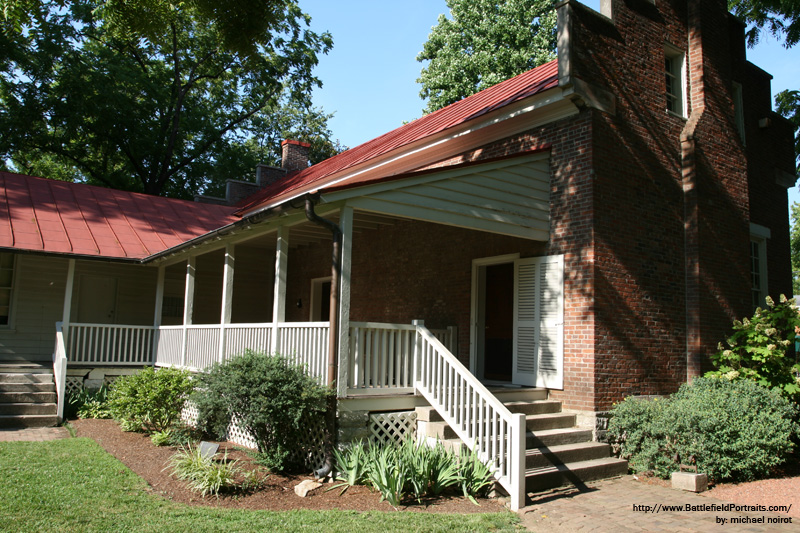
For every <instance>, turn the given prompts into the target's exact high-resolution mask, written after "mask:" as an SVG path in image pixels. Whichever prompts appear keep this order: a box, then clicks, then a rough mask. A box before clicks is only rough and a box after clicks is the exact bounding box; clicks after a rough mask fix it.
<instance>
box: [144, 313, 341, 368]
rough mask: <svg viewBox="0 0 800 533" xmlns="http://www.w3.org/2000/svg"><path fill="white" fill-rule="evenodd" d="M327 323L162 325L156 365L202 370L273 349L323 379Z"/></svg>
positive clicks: (157, 342) (156, 351)
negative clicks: (248, 351) (248, 353)
mask: <svg viewBox="0 0 800 533" xmlns="http://www.w3.org/2000/svg"><path fill="white" fill-rule="evenodd" d="M329 328H330V324H329V323H328V322H282V323H279V324H272V323H262V324H211V325H188V326H161V327H160V328H158V336H157V340H156V347H155V354H156V357H155V364H156V366H178V367H183V368H188V369H190V370H195V371H196V370H201V369H203V368H206V367H208V366H211V365H212V364H214V363H215V362H217V361H222V360H225V359H229V358H230V357H232V356H233V355H236V354H238V353H241V352H243V351H244V350H246V349H251V350H256V351H265V352H272V351H275V352H277V353H279V354H281V355H283V356H285V357H287V358H289V359H290V360H292V361H294V362H295V363H296V364H298V365H306V366H307V368H308V372H309V374H310V375H312V376H314V377H316V378H317V379H320V380H321V381H323V380H324V379H325V378H326V376H327V365H328V330H329Z"/></svg>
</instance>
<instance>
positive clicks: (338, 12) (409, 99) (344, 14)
mask: <svg viewBox="0 0 800 533" xmlns="http://www.w3.org/2000/svg"><path fill="white" fill-rule="evenodd" d="M584 3H585V4H586V5H588V6H589V7H592V8H594V9H599V7H598V6H599V3H600V2H599V0H589V1H585V2H584ZM300 6H301V8H302V9H303V10H304V11H305V12H306V13H308V14H309V15H311V17H312V22H311V27H312V29H314V30H315V31H324V30H327V31H330V32H331V34H332V35H333V40H334V46H333V50H332V51H331V52H330V53H329V54H328V55H326V56H322V57H321V59H320V62H319V65H318V67H317V69H316V71H315V73H316V75H317V76H318V77H319V78H320V79H321V80H322V82H323V84H324V86H323V88H322V89H319V90H317V91H316V92H315V93H314V105H316V106H317V107H321V108H322V109H324V110H325V111H326V112H327V113H335V116H334V118H333V119H332V120H331V121H330V122H329V125H330V128H331V130H332V131H333V133H334V136H335V138H338V139H339V140H340V141H341V142H342V144H344V145H346V146H348V147H351V148H352V147H354V146H357V145H359V144H361V143H363V142H365V141H368V140H370V139H372V138H374V137H377V136H378V135H381V134H383V133H386V132H387V131H390V130H392V129H394V128H396V127H398V126H400V125H402V124H403V122H404V121H409V120H413V119H415V118H418V117H419V116H421V114H422V108H423V107H424V104H423V101H422V100H421V99H420V98H419V90H420V87H419V85H418V84H417V83H416V80H417V78H418V77H419V72H420V69H421V68H422V63H419V62H418V61H416V56H417V54H418V53H419V52H420V51H421V50H422V45H423V43H424V42H425V41H426V40H427V38H428V34H429V33H430V30H431V27H433V26H435V25H436V19H437V17H438V15H439V14H440V13H445V14H446V13H449V10H448V9H447V6H446V4H445V1H444V0H404V1H403V2H402V3H401V2H383V1H378V2H376V1H375V0H347V1H346V2H332V1H331V0H300ZM747 58H748V59H749V60H750V61H751V62H753V63H755V64H756V65H758V66H759V67H761V68H762V69H764V70H766V71H767V72H769V73H771V74H772V75H773V80H772V92H773V94H774V93H777V92H778V91H781V90H783V89H800V45H798V46H796V47H795V48H793V49H791V50H786V49H784V48H783V47H782V46H781V45H780V44H779V43H778V42H777V41H776V40H775V39H774V38H772V37H771V36H770V37H766V38H764V39H763V41H762V43H760V44H759V46H757V47H756V48H754V49H748V51H747ZM789 192H790V194H789V197H790V198H789V199H790V202H794V201H800V193H798V188H797V187H794V188H792V189H790V191H789Z"/></svg>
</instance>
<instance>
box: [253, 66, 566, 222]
mask: <svg viewBox="0 0 800 533" xmlns="http://www.w3.org/2000/svg"><path fill="white" fill-rule="evenodd" d="M557 86H558V64H557V61H555V60H554V61H551V62H549V63H546V64H544V65H541V66H539V67H537V68H535V69H533V70H529V71H528V72H525V73H523V74H520V75H519V76H515V77H513V78H511V79H509V80H506V81H504V82H501V83H499V84H497V85H494V86H493V87H489V88H488V89H485V90H483V91H481V92H479V93H476V94H474V95H472V96H469V97H467V98H465V99H463V100H460V101H458V102H456V103H454V104H451V105H449V106H447V107H444V108H442V109H439V110H437V111H435V112H433V113H430V114H428V115H425V116H423V117H422V118H419V119H417V120H415V121H413V122H409V123H408V124H405V125H403V126H401V127H399V128H396V129H394V130H392V131H390V132H388V133H385V134H384V135H381V136H380V137H376V138H375V139H373V140H371V141H368V142H366V143H364V144H361V145H359V146H357V147H355V148H352V149H350V150H347V151H346V152H343V153H341V154H339V155H337V156H335V157H332V158H330V159H327V160H325V161H322V162H320V163H317V164H316V165H313V166H311V167H309V168H307V169H303V170H300V171H297V172H295V173H293V174H289V175H288V176H286V177H285V178H283V179H281V180H279V181H277V182H275V183H274V184H272V185H270V186H268V187H266V188H264V189H262V190H261V191H259V192H257V193H255V194H254V195H252V196H249V197H248V198H246V199H245V200H243V201H242V202H241V203H240V204H239V211H238V212H237V214H239V215H245V214H247V213H252V212H254V211H257V210H259V209H261V208H265V207H269V206H275V205H278V204H281V203H283V202H285V201H288V200H290V199H292V198H295V197H297V196H299V195H301V194H304V193H308V192H315V191H319V190H322V189H323V188H328V187H329V186H334V185H335V186H336V187H337V189H341V188H343V187H348V186H358V185H361V184H363V182H364V177H363V176H360V175H353V176H350V177H348V176H347V175H346V173H347V172H348V171H352V170H355V169H356V168H359V167H363V166H364V165H365V164H368V163H371V162H374V161H376V160H378V159H380V158H381V157H383V156H387V155H389V154H391V153H393V152H398V151H399V150H401V149H403V148H410V147H412V146H413V145H415V144H416V143H419V142H428V141H429V140H430V139H432V138H433V137H434V136H435V135H436V134H439V133H443V132H446V131H449V130H455V129H456V128H457V127H458V126H462V125H464V124H466V123H468V122H470V121H473V120H475V119H479V118H484V117H486V116H487V115H489V114H490V113H491V112H493V111H497V110H500V109H501V108H504V107H506V106H509V105H511V104H515V103H518V102H521V101H522V100H525V99H527V98H530V97H532V96H535V95H538V94H540V93H543V92H545V91H547V90H549V89H553V88H555V87H557ZM409 170H411V169H409Z"/></svg>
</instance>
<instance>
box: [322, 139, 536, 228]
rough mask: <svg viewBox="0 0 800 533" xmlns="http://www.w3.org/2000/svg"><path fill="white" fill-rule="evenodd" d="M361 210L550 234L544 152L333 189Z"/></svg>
mask: <svg viewBox="0 0 800 533" xmlns="http://www.w3.org/2000/svg"><path fill="white" fill-rule="evenodd" d="M345 194H349V195H351V196H352V197H353V198H352V200H350V201H351V202H352V205H353V207H355V208H357V209H361V210H365V211H374V212H381V213H387V214H392V215H396V216H400V217H405V218H414V219H417V220H426V221H429V222H436V223H440V224H447V225H451V226H458V227H463V228H468V229H475V230H480V231H488V232H492V233H499V234H503V235H512V236H515V237H524V238H527V239H534V240H542V241H546V240H548V239H549V236H550V222H549V221H550V156H549V152H539V153H536V154H531V155H527V156H523V157H514V158H510V159H504V160H501V161H493V162H490V163H484V164H478V165H471V166H466V167H460V168H456V169H449V170H448V169H445V170H442V171H440V172H430V173H425V174H423V175H421V176H419V177H409V178H406V179H404V180H397V181H392V182H386V183H381V184H374V185H370V186H365V187H361V188H359V189H354V190H352V191H349V192H341V193H334V194H332V195H329V196H331V198H330V200H331V201H332V200H334V199H338V198H339V196H342V197H343V195H345Z"/></svg>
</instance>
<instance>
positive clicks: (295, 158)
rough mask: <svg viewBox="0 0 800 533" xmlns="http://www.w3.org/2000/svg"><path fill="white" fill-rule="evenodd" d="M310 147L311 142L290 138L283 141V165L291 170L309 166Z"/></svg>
mask: <svg viewBox="0 0 800 533" xmlns="http://www.w3.org/2000/svg"><path fill="white" fill-rule="evenodd" d="M310 148H311V145H310V144H309V143H304V142H300V141H293V140H289V139H287V140H285V141H283V142H282V143H281V149H282V150H281V167H283V168H285V169H286V170H287V171H289V172H292V171H294V170H302V169H304V168H308V152H309V150H310Z"/></svg>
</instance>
